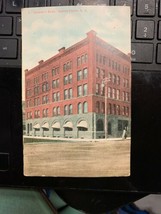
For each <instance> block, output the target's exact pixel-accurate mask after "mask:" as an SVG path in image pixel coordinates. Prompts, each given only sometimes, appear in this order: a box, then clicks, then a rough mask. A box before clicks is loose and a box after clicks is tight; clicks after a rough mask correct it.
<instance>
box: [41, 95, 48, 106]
mask: <svg viewBox="0 0 161 214" xmlns="http://www.w3.org/2000/svg"><path fill="white" fill-rule="evenodd" d="M48 102H49V97H48V95H45V96H43V97H42V104H46V103H48Z"/></svg>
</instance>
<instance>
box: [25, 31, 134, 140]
mask: <svg viewBox="0 0 161 214" xmlns="http://www.w3.org/2000/svg"><path fill="white" fill-rule="evenodd" d="M25 96H26V99H25V115H26V134H27V135H30V136H42V137H43V136H46V137H47V136H48V137H63V138H88V139H96V138H105V136H106V134H107V137H121V135H122V132H123V129H124V128H125V127H127V128H128V130H129V134H130V129H131V128H130V127H131V62H130V57H129V55H126V54H124V53H123V52H121V51H120V50H118V49H116V48H115V47H113V46H111V45H110V44H108V43H107V42H105V41H104V40H102V39H101V38H99V37H98V36H97V35H96V32H95V31H90V32H88V33H87V37H86V38H85V39H83V40H81V41H79V42H77V43H76V44H74V45H72V46H71V47H69V48H67V49H66V48H65V47H63V48H61V49H60V50H59V52H58V53H57V54H56V55H54V56H53V57H51V58H50V59H48V60H46V61H43V60H41V61H40V62H39V64H38V65H37V66H35V67H34V68H32V69H30V70H25Z"/></svg>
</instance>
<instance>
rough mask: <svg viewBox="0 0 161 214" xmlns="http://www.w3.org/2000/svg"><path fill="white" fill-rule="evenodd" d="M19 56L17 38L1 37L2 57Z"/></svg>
mask: <svg viewBox="0 0 161 214" xmlns="http://www.w3.org/2000/svg"><path fill="white" fill-rule="evenodd" d="M14 58H17V40H16V39H0V59H14Z"/></svg>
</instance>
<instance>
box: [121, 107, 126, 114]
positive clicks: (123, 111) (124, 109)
mask: <svg viewBox="0 0 161 214" xmlns="http://www.w3.org/2000/svg"><path fill="white" fill-rule="evenodd" d="M122 115H126V108H125V106H123V107H122Z"/></svg>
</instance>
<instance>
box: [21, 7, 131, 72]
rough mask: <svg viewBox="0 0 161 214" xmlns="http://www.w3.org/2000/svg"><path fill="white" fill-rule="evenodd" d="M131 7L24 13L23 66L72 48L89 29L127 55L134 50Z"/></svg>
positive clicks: (44, 9)
mask: <svg viewBox="0 0 161 214" xmlns="http://www.w3.org/2000/svg"><path fill="white" fill-rule="evenodd" d="M130 23H131V22H130V8H129V7H123V6H121V7H116V6H115V7H112V6H110V7H108V6H69V7H46V8H25V9H23V10H22V66H23V71H24V70H25V69H31V68H32V67H34V66H36V65H37V64H38V62H39V61H40V60H42V59H43V60H46V59H48V58H50V57H52V56H54V55H55V54H57V53H58V50H59V49H60V48H61V47H66V48H68V47H70V46H71V45H73V44H75V43H76V42H79V41H81V40H82V39H84V38H85V37H86V33H87V32H89V31H90V30H94V31H96V32H97V36H98V37H100V38H101V39H103V40H105V41H106V42H108V43H109V44H111V45H113V46H115V47H116V48H118V49H119V50H121V51H123V52H124V53H126V54H127V53H130V51H131V47H130V44H131V40H130V39H131V38H130V37H131V36H130V30H131V27H130Z"/></svg>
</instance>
